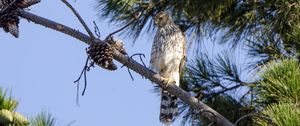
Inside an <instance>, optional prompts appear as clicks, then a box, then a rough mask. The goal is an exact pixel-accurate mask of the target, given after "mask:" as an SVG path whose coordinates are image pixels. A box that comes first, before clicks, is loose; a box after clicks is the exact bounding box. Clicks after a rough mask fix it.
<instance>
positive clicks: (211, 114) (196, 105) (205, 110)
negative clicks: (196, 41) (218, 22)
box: [20, 10, 234, 126]
mask: <svg viewBox="0 0 300 126" xmlns="http://www.w3.org/2000/svg"><path fill="white" fill-rule="evenodd" d="M20 16H21V17H23V18H25V19H27V20H29V21H32V22H34V23H36V24H40V25H42V26H45V27H47V28H51V29H53V30H56V31H59V32H62V33H65V34H67V35H69V36H72V37H74V38H76V39H78V40H80V41H82V42H84V43H86V44H88V45H90V44H92V43H93V42H100V43H104V41H102V40H100V39H92V38H91V37H90V36H88V35H86V34H83V33H81V32H79V31H78V30H75V29H72V28H70V27H68V26H65V25H62V24H60V23H56V22H54V21H51V20H48V19H46V18H43V17H40V16H37V15H35V14H32V13H30V12H27V11H24V10H20ZM113 56H114V59H115V60H117V61H119V62H120V63H122V64H124V65H125V66H127V67H128V68H130V69H132V70H134V71H135V72H137V73H139V74H141V75H142V76H144V77H146V78H148V79H149V80H151V81H152V82H155V83H156V84H158V85H159V86H161V87H162V88H164V89H165V90H167V91H168V92H170V93H172V94H174V95H176V96H177V97H179V98H180V99H181V100H182V101H184V102H185V103H187V104H189V105H190V106H191V107H192V108H193V109H194V110H197V112H199V113H200V114H201V115H203V116H205V117H207V118H208V119H209V120H210V121H212V122H215V123H216V124H217V125H219V126H234V124H232V123H231V122H230V121H228V120H227V119H226V118H224V117H223V116H222V115H220V114H219V113H218V112H216V111H215V110H213V109H212V108H210V107H209V106H207V105H206V104H204V103H203V102H201V101H198V100H197V99H196V98H195V97H192V96H191V95H190V94H189V93H187V92H186V91H184V90H182V89H181V88H179V87H177V86H176V85H170V86H167V85H166V84H165V82H163V80H162V79H161V76H159V75H158V74H156V73H155V72H153V71H152V70H150V69H148V68H147V67H144V66H143V65H141V64H139V63H138V62H136V61H135V60H133V59H131V58H130V57H128V56H125V55H123V54H121V53H120V52H118V51H117V50H116V49H114V55H113Z"/></svg>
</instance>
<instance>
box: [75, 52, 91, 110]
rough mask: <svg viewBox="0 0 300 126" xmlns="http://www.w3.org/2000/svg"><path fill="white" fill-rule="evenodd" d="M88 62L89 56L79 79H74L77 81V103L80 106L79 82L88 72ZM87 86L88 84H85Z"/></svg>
mask: <svg viewBox="0 0 300 126" xmlns="http://www.w3.org/2000/svg"><path fill="white" fill-rule="evenodd" d="M88 62H89V57H87V59H86V62H85V65H84V67H83V69H82V71H81V73H80V75H79V77H78V78H77V80H75V81H74V83H77V93H76V103H77V105H78V106H79V85H80V83H79V82H80V79H81V77H82V75H83V74H86V73H85V71H86V69H87V64H88ZM85 86H86V84H85ZM84 91H85V90H84Z"/></svg>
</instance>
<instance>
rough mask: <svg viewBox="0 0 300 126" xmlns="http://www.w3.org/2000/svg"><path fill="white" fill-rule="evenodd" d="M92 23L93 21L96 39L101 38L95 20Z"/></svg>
mask: <svg viewBox="0 0 300 126" xmlns="http://www.w3.org/2000/svg"><path fill="white" fill-rule="evenodd" d="M93 23H94V29H95V34H96V36H97V37H98V39H100V38H101V33H100V30H99V27H98V25H97V24H96V22H95V21H93Z"/></svg>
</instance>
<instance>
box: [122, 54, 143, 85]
mask: <svg viewBox="0 0 300 126" xmlns="http://www.w3.org/2000/svg"><path fill="white" fill-rule="evenodd" d="M137 55H138V56H139V57H140V60H141V62H142V64H143V65H144V66H145V67H146V64H145V63H144V61H143V58H142V56H143V57H144V58H145V57H146V56H145V54H143V53H136V54H133V55H131V56H130V59H133V57H134V56H137ZM123 67H125V64H123V65H122V66H121V68H123ZM127 71H128V73H129V75H130V77H131V80H132V81H134V78H133V76H132V74H131V71H130V69H129V68H128V67H127ZM142 77H143V78H144V76H142Z"/></svg>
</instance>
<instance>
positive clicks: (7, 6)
mask: <svg viewBox="0 0 300 126" xmlns="http://www.w3.org/2000/svg"><path fill="white" fill-rule="evenodd" d="M16 1H17V0H14V1H13V2H11V3H10V4H8V5H7V6H6V7H5V8H3V9H2V10H1V11H0V13H3V12H4V11H5V10H6V9H7V8H9V7H10V6H12V5H13V4H15V3H16Z"/></svg>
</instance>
